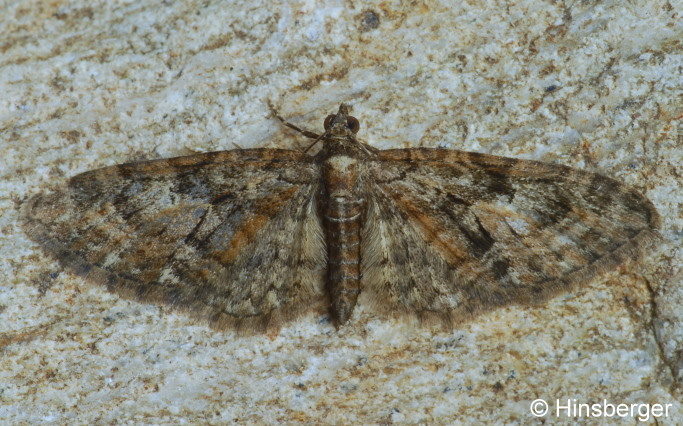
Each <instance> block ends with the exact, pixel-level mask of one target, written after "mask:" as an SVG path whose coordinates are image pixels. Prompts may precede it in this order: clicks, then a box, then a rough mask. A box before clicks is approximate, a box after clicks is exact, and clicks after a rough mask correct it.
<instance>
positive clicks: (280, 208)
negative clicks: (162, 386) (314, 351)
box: [23, 149, 325, 330]
mask: <svg viewBox="0 0 683 426" xmlns="http://www.w3.org/2000/svg"><path fill="white" fill-rule="evenodd" d="M318 176H319V172H318V168H317V166H316V165H315V164H314V163H313V162H312V161H311V159H310V157H309V156H306V155H304V154H301V153H299V152H296V151H289V150H271V149H255V150H235V151H222V152H215V153H207V154H200V155H192V156H188V157H177V158H171V159H164V160H156V161H149V162H140V163H130V164H124V165H119V166H113V167H107V168H103V169H99V170H94V171H90V172H86V173H83V174H80V175H78V176H75V177H74V178H72V179H71V180H70V181H69V183H68V185H67V186H66V187H64V188H62V189H60V190H58V191H56V192H55V193H52V194H51V195H39V196H36V197H34V198H33V199H31V200H29V202H28V203H27V205H26V206H25V208H24V212H23V215H24V220H25V222H24V223H25V229H26V231H27V234H28V235H29V236H30V237H31V238H32V239H33V240H35V241H36V242H38V243H39V244H40V245H41V246H42V247H43V248H44V249H45V250H46V251H47V252H49V253H51V254H52V255H54V256H55V257H56V258H57V259H58V260H59V261H60V262H61V263H63V264H65V265H66V266H69V267H70V268H71V269H73V270H74V271H75V272H77V273H78V274H80V275H83V276H86V277H87V278H89V279H90V280H93V281H96V282H99V283H101V284H104V285H106V286H107V287H108V288H109V289H110V290H112V291H115V292H117V293H119V294H122V295H124V296H126V297H131V298H135V299H139V300H142V301H150V302H156V303H166V304H170V305H174V306H178V307H180V308H184V309H186V310H188V311H190V312H191V313H193V314H194V315H196V316H197V317H200V318H203V319H208V320H209V321H210V323H211V324H212V325H214V326H216V327H219V328H225V327H236V328H239V329H245V330H250V329H252V330H253V329H260V328H263V327H267V326H276V325H277V324H278V323H279V322H281V321H283V320H286V319H289V318H291V317H293V316H295V315H297V314H299V313H302V312H303V311H304V310H307V309H310V308H311V307H313V306H315V304H316V302H317V301H319V300H321V299H322V297H323V296H322V291H323V290H322V273H323V272H324V268H325V250H324V247H323V242H322V237H321V235H322V233H321V227H320V222H319V220H318V218H317V215H316V214H315V209H314V194H315V193H316V191H317V185H318V181H319V177H318Z"/></svg>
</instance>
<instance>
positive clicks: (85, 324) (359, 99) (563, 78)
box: [0, 0, 683, 424]
mask: <svg viewBox="0 0 683 426" xmlns="http://www.w3.org/2000/svg"><path fill="white" fill-rule="evenodd" d="M681 6H682V4H681V2H680V1H671V0H669V1H660V0H655V1H645V0H634V1H628V2H621V1H574V2H561V1H547V2H546V1H541V2H539V1H532V0H528V1H511V2H494V1H477V0H473V1H468V2H438V1H431V0H425V1H422V0H416V1H412V2H400V1H383V2H370V1H351V0H349V1H341V0H339V1H333V0H329V1H327V0H326V1H322V0H320V1H313V0H310V1H293V2H280V1H263V0H252V1H236V2H221V1H212V0H206V1H194V0H188V1H184V2H180V1H154V0H151V1H115V2H107V1H84V0H73V1H60V0H55V1H50V2H45V1H40V0H22V1H9V0H0V423H20V424H35V423H57V424H67V423H68V424H92V423H117V422H120V423H124V422H129V423H140V422H142V423H177V422H181V421H188V422H192V423H205V422H209V423H224V422H230V421H234V422H239V423H272V422H297V421H300V422H315V423H332V422H344V423H356V422H362V423H374V424H384V423H392V422H397V423H401V422H407V423H416V422H430V423H453V422H461V423H477V422H481V421H486V422H497V423H524V424H526V423H529V422H535V421H540V420H546V421H549V422H551V423H574V422H575V421H579V422H590V421H591V419H585V418H583V419H576V418H574V419H572V418H567V417H559V418H558V417H555V415H554V412H553V406H554V401H555V399H558V398H559V399H562V400H563V401H566V399H567V398H571V399H575V400H577V402H579V403H595V402H600V401H602V400H603V399H606V400H607V401H608V402H610V403H614V404H618V403H627V404H635V403H638V404H645V403H648V404H654V403H660V404H667V403H669V404H672V406H671V408H670V411H669V416H668V417H660V418H658V419H657V421H658V422H659V423H660V424H681V423H682V422H683V420H682V419H683V418H682V417H681V416H682V414H681V403H680V400H681V380H683V373H682V368H683V328H682V327H681V319H682V318H683V309H682V308H681V306H683V289H682V287H681V281H683V274H682V273H681V270H682V269H683V268H681V265H682V261H681V259H682V256H681V238H682V236H683V219H682V217H681V216H682V213H681V211H682V204H683V191H682V190H681V176H683V152H682V146H683V140H682V139H681V138H683V136H681V134H682V132H683V129H682V125H681V114H682V110H683V108H682V107H681V72H682V71H681V70H682V67H683V65H682V63H683V61H682V55H681V39H682V37H681V36H682V35H683V31H682V28H681V16H680V11H681V10H682V7H681ZM267 100H272V101H273V102H274V103H275V104H276V105H277V106H278V107H279V109H280V111H281V113H282V114H283V115H284V116H286V117H288V118H290V119H291V120H292V121H294V122H296V123H297V124H299V125H302V126H305V127H307V128H310V129H312V130H318V129H319V128H320V126H321V122H322V119H323V118H324V117H325V116H326V115H327V114H328V113H331V112H334V110H335V108H336V106H338V104H339V103H340V102H342V101H343V102H349V103H351V104H352V105H353V107H354V115H355V116H356V117H358V119H359V120H360V121H361V133H360V134H359V135H360V137H361V138H362V139H364V140H365V141H367V142H368V143H370V144H372V145H373V146H376V147H378V148H390V147H412V146H441V147H448V148H453V149H463V150H470V151H477V152H484V153H490V154H496V155H505V156H510V157H516V158H531V159H538V160H542V161H547V162H551V163H560V164H566V165H570V166H573V167H579V168H585V169H588V170H592V171H596V172H600V173H603V174H606V175H609V176H612V177H615V178H617V179H619V180H621V181H624V182H627V183H629V184H631V185H633V186H635V187H637V188H639V189H640V190H641V191H642V192H644V193H645V194H646V195H647V196H648V197H649V198H650V199H651V200H652V201H653V203H654V204H655V206H656V207H657V209H658V210H659V212H660V213H661V215H662V217H663V225H662V235H663V237H664V239H663V241H662V244H661V246H660V247H657V248H656V249H655V250H653V251H652V253H650V254H649V256H647V257H646V258H645V259H643V261H641V262H639V263H635V264H631V265H626V266H624V267H622V268H620V269H618V270H615V271H614V272H613V273H609V274H606V275H605V276H603V277H600V278H597V279H596V280H595V281H594V282H593V283H591V284H590V285H587V286H585V287H583V288H581V289H579V290H577V291H575V292H573V293H571V294H565V295H563V296H560V297H558V298H556V299H553V300H552V301H550V302H549V303H547V304H545V305H543V306H539V307H533V308H531V307H510V308H507V309H502V310H498V311H495V312H491V313H489V314H486V315H482V316H480V317H478V318H476V319H475V320H473V321H471V322H469V323H466V324H464V325H462V326H460V327H458V328H457V329H454V330H452V331H451V332H439V331H434V330H426V329H423V328H420V327H414V326H410V325H408V324H404V323H400V322H396V321H394V320H387V319H385V318H381V317H378V316H376V315H374V314H373V312H369V311H367V310H364V309H362V307H360V309H358V310H357V312H356V314H355V315H354V317H353V319H352V321H351V323H350V324H349V325H348V326H347V327H344V328H342V329H341V330H339V331H336V330H334V328H333V327H332V326H331V325H330V324H329V322H328V321H327V320H326V318H325V317H324V316H319V315H318V316H316V315H311V316H308V317H305V318H303V319H301V320H300V321H297V322H295V323H292V324H289V325H288V326H287V327H285V328H283V329H282V331H281V332H280V333H279V334H278V335H271V336H254V337H237V336H236V335H235V334H233V333H231V332H215V331H212V330H210V329H208V328H207V327H205V326H203V325H202V324H196V323H194V322H192V321H191V320H190V319H188V318H187V317H185V316H183V315H182V314H176V313H175V312H173V311H172V310H170V309H168V308H167V307H160V306H153V305H145V304H141V303H137V302H132V301H128V300H124V299H121V298H119V297H117V296H114V295H111V294H109V293H107V292H106V291H105V290H104V289H102V288H99V287H93V286H90V285H88V284H87V283H86V282H84V281H83V280H82V279H80V278H77V277H74V276H72V275H70V274H68V273H66V272H63V271H62V270H61V268H59V266H58V265H57V264H56V263H55V262H53V261H52V260H50V259H49V258H47V257H46V256H45V255H43V254H42V252H40V251H39V250H38V248H37V246H36V245H35V244H33V243H31V242H30V241H29V240H28V238H27V237H26V236H25V235H24V234H23V232H22V231H21V229H20V227H19V224H18V222H17V218H18V210H17V209H18V208H19V207H20V205H21V203H22V201H23V200H25V199H26V197H28V196H30V195H32V194H34V193H36V192H38V191H41V190H44V189H46V188H49V187H50V186H52V185H58V184H60V183H63V182H64V181H65V180H66V179H67V178H68V177H69V176H72V175H74V174H76V173H79V172H83V171H86V170H89V169H93V168H97V167H102V166H107V165H112V164H117V163H122V162H127V161H131V160H138V159H147V158H160V157H170V156H176V155H186V154H191V153H197V152H205V151H212V150H221V149H232V148H234V147H235V146H236V145H237V146H240V147H279V148H296V147H301V146H303V145H304V144H305V143H307V142H306V141H305V140H302V139H301V138H300V137H298V136H297V135H296V134H294V133H293V132H291V131H289V130H286V129H283V128H282V127H281V126H279V125H278V123H277V122H276V121H275V120H273V119H272V118H270V117H269V115H268V109H267V107H266V101H267ZM537 398H543V399H545V400H547V401H549V402H550V408H551V412H550V413H549V414H548V415H546V416H544V417H541V419H538V420H537V419H536V418H535V417H533V416H532V415H531V414H530V412H529V404H530V402H531V401H533V400H535V399H537ZM593 420H594V419H593ZM616 420H618V421H619V422H621V423H624V424H632V423H634V419H633V417H626V418H622V419H611V421H616ZM653 421H654V420H653V419H652V418H650V419H649V422H653Z"/></svg>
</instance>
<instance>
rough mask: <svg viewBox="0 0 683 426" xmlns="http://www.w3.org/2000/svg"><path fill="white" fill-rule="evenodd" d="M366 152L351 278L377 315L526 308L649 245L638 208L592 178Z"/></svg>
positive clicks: (644, 210) (471, 158) (441, 153)
mask: <svg viewBox="0 0 683 426" xmlns="http://www.w3.org/2000/svg"><path fill="white" fill-rule="evenodd" d="M378 155H379V160H378V161H375V162H373V163H372V164H370V166H369V168H368V173H369V176H370V179H369V182H371V183H369V191H368V192H369V198H370V209H369V212H368V220H367V222H366V225H365V229H364V233H365V236H364V238H365V242H366V245H365V250H364V252H363V277H364V285H365V289H366V291H369V292H370V294H371V297H372V298H373V299H374V301H375V302H376V303H375V305H376V306H378V307H384V308H385V309H387V310H389V309H392V310H399V311H407V312H415V313H418V314H419V315H427V316H431V315H436V316H438V317H441V318H442V319H446V320H449V321H458V320H460V319H462V318H466V317H468V316H470V315H472V314H474V313H476V312H477V311H480V310H484V309H487V308H493V307H497V306H503V305H506V304H509V303H529V302H538V301H541V300H544V299H546V298H547V297H549V296H552V295H554V294H556V293H557V292H558V291H562V290H566V289H568V288H569V287H571V286H572V285H574V284H577V283H580V282H584V281H586V280H588V279H590V278H591V277H593V276H594V275H596V274H597V273H599V272H601V271H603V270H606V269H608V268H611V267H614V266H616V265H618V264H620V263H622V262H623V261H625V260H626V259H629V258H635V257H637V255H638V254H639V253H640V251H641V250H642V249H643V247H645V246H646V245H647V244H648V243H649V242H651V241H652V240H654V239H655V238H656V237H657V233H656V231H655V229H656V228H657V227H658V222H659V218H658V215H657V212H656V210H655V209H654V207H653V206H652V204H651V203H650V201H648V200H647V199H646V198H645V197H643V196H642V195H640V194H639V193H637V192H636V191H634V190H632V189H629V188H627V187H626V186H625V185H623V184H621V183H619V182H617V181H615V180H613V179H610V178H607V177H604V176H601V175H598V174H594V173H589V172H584V171H580V170H576V169H572V168H568V167H564V166H559V165H550V164H545V163H540V162H536V161H528V160H515V159H511V158H505V157H497V156H492V155H484V154H476V153H467V152H461V151H452V150H443V149H397V150H386V151H381V152H380V153H379V154H378Z"/></svg>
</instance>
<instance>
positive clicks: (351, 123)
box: [346, 116, 360, 133]
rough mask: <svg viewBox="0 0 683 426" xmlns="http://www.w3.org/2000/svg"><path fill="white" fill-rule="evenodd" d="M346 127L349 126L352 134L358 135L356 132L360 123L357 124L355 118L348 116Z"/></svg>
mask: <svg viewBox="0 0 683 426" xmlns="http://www.w3.org/2000/svg"><path fill="white" fill-rule="evenodd" d="M346 125H347V126H349V129H350V130H351V131H352V132H353V133H358V131H359V130H360V123H359V122H358V120H357V119H356V117H351V116H349V118H348V119H347V120H346Z"/></svg>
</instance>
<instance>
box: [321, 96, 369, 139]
mask: <svg viewBox="0 0 683 426" xmlns="http://www.w3.org/2000/svg"><path fill="white" fill-rule="evenodd" d="M323 127H324V128H325V133H326V134H328V135H329V136H331V137H335V136H353V135H355V134H356V133H358V130H360V123H359V122H358V119H356V117H353V116H351V115H349V106H348V105H346V104H341V105H339V111H337V113H336V114H330V115H328V116H327V117H326V118H325V122H324V123H323Z"/></svg>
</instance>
